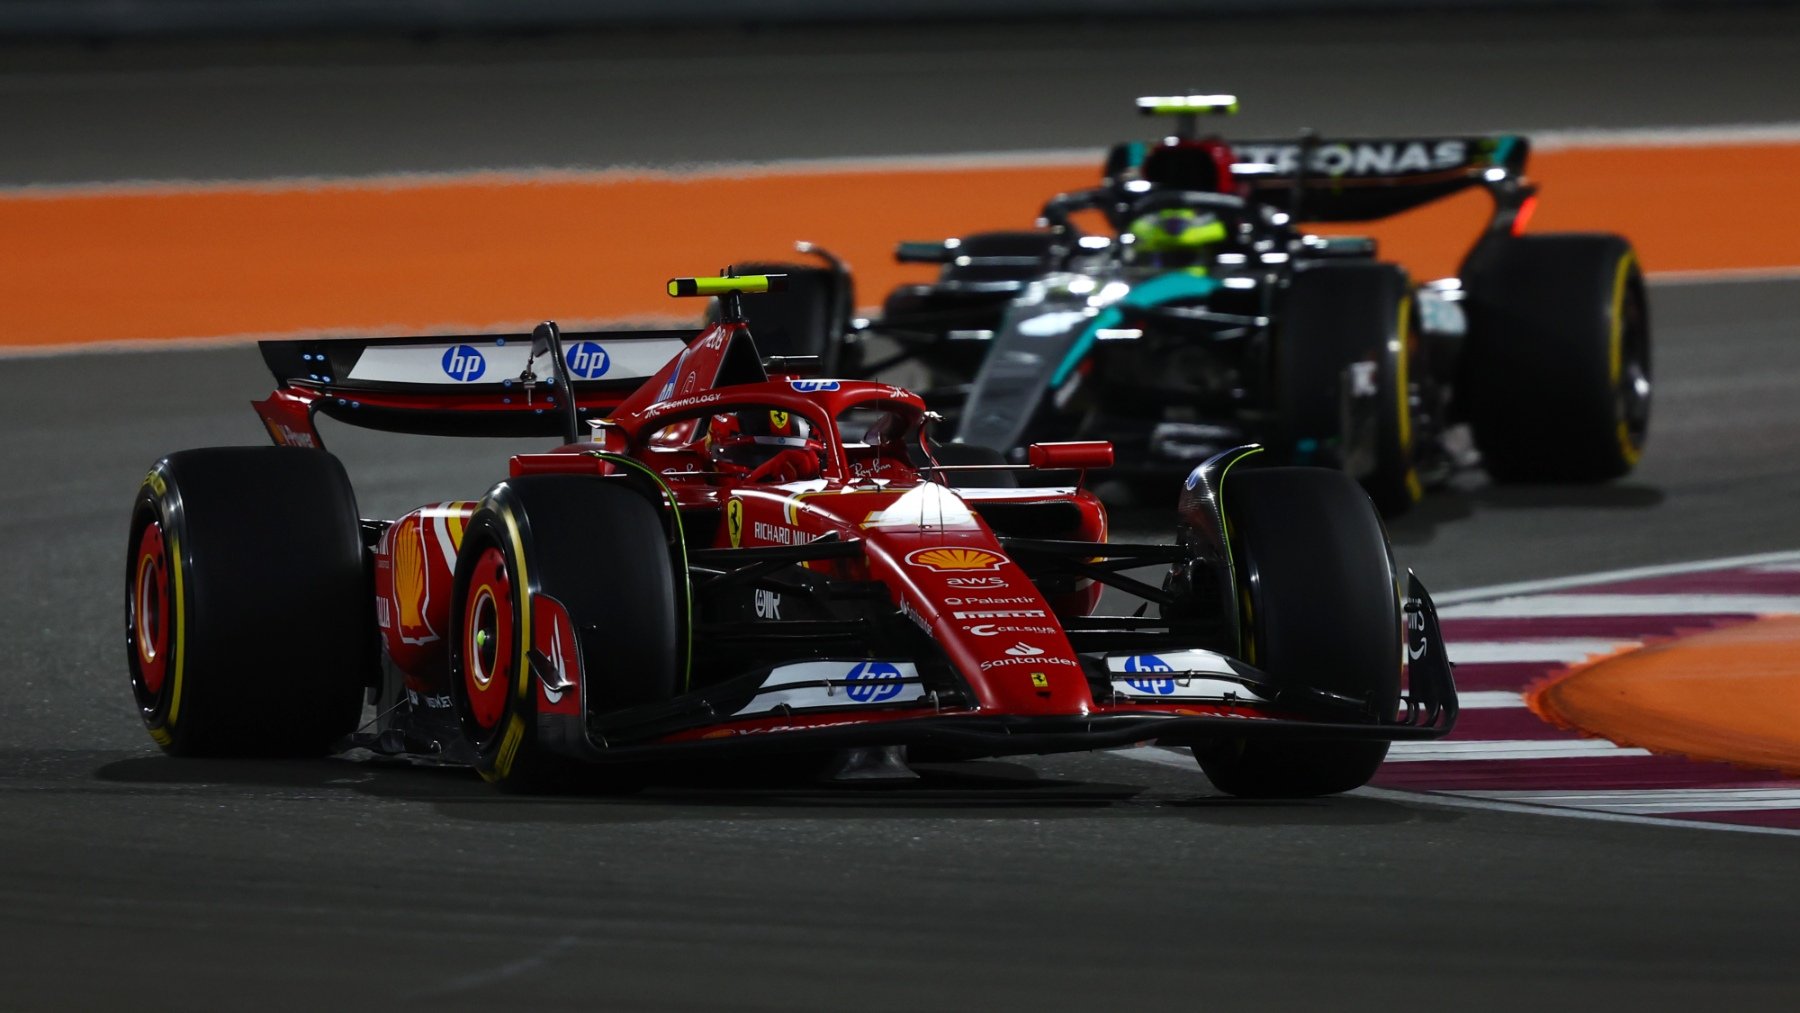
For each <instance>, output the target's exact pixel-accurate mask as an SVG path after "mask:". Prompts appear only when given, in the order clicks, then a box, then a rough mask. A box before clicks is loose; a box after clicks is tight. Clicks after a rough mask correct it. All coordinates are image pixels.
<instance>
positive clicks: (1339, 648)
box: [1194, 468, 1401, 798]
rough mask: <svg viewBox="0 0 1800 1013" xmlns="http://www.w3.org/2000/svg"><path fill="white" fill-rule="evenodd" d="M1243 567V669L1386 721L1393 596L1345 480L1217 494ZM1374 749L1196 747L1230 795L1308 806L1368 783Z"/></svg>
mask: <svg viewBox="0 0 1800 1013" xmlns="http://www.w3.org/2000/svg"><path fill="white" fill-rule="evenodd" d="M1224 504H1225V517H1226V523H1227V525H1228V527H1229V529H1230V533H1231V542H1232V554H1233V559H1234V560H1235V562H1236V564H1237V567H1238V587H1239V592H1238V593H1239V607H1240V610H1241V618H1242V622H1243V629H1244V660H1245V661H1248V662H1250V663H1251V664H1253V665H1256V666H1257V667H1258V668H1260V669H1262V670H1263V671H1264V672H1267V673H1268V674H1269V675H1270V676H1272V677H1273V678H1275V679H1276V680H1278V681H1279V682H1280V683H1281V684H1282V685H1283V686H1284V687H1294V688H1297V689H1298V688H1305V689H1314V690H1323V691H1325V692H1327V693H1332V694H1336V695H1338V696H1342V697H1352V698H1355V699H1359V700H1363V701H1365V702H1366V717H1367V718H1368V719H1369V720H1370V721H1375V720H1392V718H1393V716H1394V713H1395V709H1396V707H1397V706H1398V702H1399V697H1400V651H1401V646H1400V630H1401V627H1400V597H1399V591H1398V588H1397V585H1396V584H1395V581H1394V572H1393V563H1392V561H1391V559H1390V557H1389V555H1388V544H1387V533H1386V531H1385V530H1383V528H1382V526H1381V519H1380V518H1379V517H1378V516H1377V515H1376V513H1375V511H1374V510H1372V509H1370V505H1369V500H1368V497H1367V496H1365V495H1363V493H1362V491H1361V490H1360V489H1358V488H1357V487H1356V483H1355V482H1353V481H1351V480H1350V479H1349V478H1348V477H1347V476H1345V475H1344V474H1343V473H1341V472H1337V471H1331V470H1328V469H1324V468H1266V469H1254V470H1250V471H1245V472H1242V473H1240V474H1233V475H1232V476H1231V477H1230V481H1229V482H1228V483H1227V484H1226V486H1225V489H1224ZM1387 748H1388V744H1387V743H1386V742H1385V741H1379V740H1372V741H1364V740H1312V739H1245V740H1238V741H1235V742H1226V743H1220V744H1209V745H1201V746H1196V747H1195V749H1194V756H1195V758H1196V759H1198V760H1199V761H1200V768H1201V770H1203V771H1205V772H1206V776H1207V778H1208V779H1210V780H1211V781H1212V783H1213V785H1214V786H1215V787H1217V788H1218V789H1219V790H1220V791H1223V792H1225V793H1227V794H1230V795H1239V796H1245V797H1256V798H1303V797H1309V796H1314V795H1329V794H1333V793H1336V792H1342V791H1349V790H1351V789H1353V788H1359V787H1361V786H1362V785H1364V784H1366V783H1368V780H1369V778H1370V777H1373V776H1374V774H1375V769H1376V768H1377V767H1379V766H1380V765H1381V761H1382V759H1383V758H1384V757H1386V756H1387Z"/></svg>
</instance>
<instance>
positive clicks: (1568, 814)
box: [1108, 746, 1800, 837]
mask: <svg viewBox="0 0 1800 1013" xmlns="http://www.w3.org/2000/svg"><path fill="white" fill-rule="evenodd" d="M1108 755H1110V756H1116V757H1118V758H1120V759H1122V760H1131V761H1134V762H1136V763H1150V764H1155V765H1156V766H1159V767H1169V768H1172V769H1175V770H1181V771H1186V772H1195V771H1198V770H1199V765H1198V764H1196V763H1195V762H1194V758H1193V757H1192V756H1190V755H1188V753H1187V751H1186V750H1181V751H1176V750H1173V749H1168V748H1164V747H1162V746H1146V747H1142V748H1138V749H1117V750H1113V751H1112V752H1111V753H1109V754H1108ZM1349 794H1350V796H1351V797H1353V798H1367V799H1375V800H1377V801H1381V802H1398V803H1401V804H1403V805H1429V806H1433V807H1436V808H1441V809H1467V810H1473V811H1476V812H1497V813H1510V814H1512V815H1515V816H1548V817H1554V818H1559V819H1577V820H1588V821H1590V822H1594V823H1624V824H1629V825H1632V826H1642V827H1660V828H1663V829H1666V830H1698V831H1709V832H1717V831H1721V830H1723V831H1729V832H1732V833H1740V834H1759V835H1763V836H1771V837H1800V830H1790V829H1788V828H1786V827H1758V826H1745V825H1742V824H1732V823H1719V824H1713V823H1698V822H1695V821H1693V820H1677V819H1669V818H1667V817H1658V816H1647V815H1640V814H1637V813H1622V812H1608V811H1605V810H1599V809H1573V808H1569V807H1566V806H1555V805H1544V804H1538V803H1533V802H1531V801H1529V800H1524V799H1520V800H1513V799H1496V798H1481V797H1477V796H1476V795H1475V794H1474V793H1465V794H1447V793H1444V792H1437V791H1396V790H1395V789H1392V788H1358V789H1356V790H1355V791H1352V792H1350V793H1349Z"/></svg>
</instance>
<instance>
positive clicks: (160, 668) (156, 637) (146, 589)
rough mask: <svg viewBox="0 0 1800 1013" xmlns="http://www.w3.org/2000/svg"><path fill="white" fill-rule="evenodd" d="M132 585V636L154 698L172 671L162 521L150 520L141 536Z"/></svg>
mask: <svg viewBox="0 0 1800 1013" xmlns="http://www.w3.org/2000/svg"><path fill="white" fill-rule="evenodd" d="M134 573H135V576H134V578H133V580H132V589H131V595H132V598H131V602H132V607H131V640H132V651H133V654H134V655H135V656H136V658H137V669H138V678H139V679H140V680H141V681H142V682H143V688H144V691H145V692H146V693H147V694H148V695H149V696H150V697H152V698H157V697H160V696H161V695H162V691H163V685H164V682H165V681H166V679H167V677H168V672H169V653H170V645H169V612H170V611H171V610H172V609H173V607H174V602H173V601H171V599H170V592H169V559H168V552H167V550H166V549H165V548H164V545H163V532H162V525H161V524H159V523H157V522H156V521H151V522H150V523H149V524H147V525H145V526H144V531H143V534H142V535H140V536H139V537H138V551H137V566H136V568H135V570H134Z"/></svg>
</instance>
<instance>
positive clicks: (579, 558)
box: [450, 475, 682, 792]
mask: <svg viewBox="0 0 1800 1013" xmlns="http://www.w3.org/2000/svg"><path fill="white" fill-rule="evenodd" d="M451 594H452V597H451V611H450V675H451V679H450V682H451V697H452V699H453V701H454V702H455V706H456V710H457V714H458V716H459V719H460V721H461V723H462V726H463V732H464V735H465V736H466V737H467V738H468V740H469V743H470V745H472V746H473V747H474V751H475V754H476V757H477V759H476V764H475V766H476V769H477V770H478V771H480V773H481V776H482V777H484V778H486V779H487V780H489V781H492V782H495V783H497V784H499V785H500V786H501V787H502V788H505V789H507V790H511V791H526V792H532V791H556V790H568V789H594V790H602V791H604V790H623V789H629V788H632V787H635V786H636V785H635V782H634V779H633V777H632V776H631V774H630V772H629V771H627V770H626V769H625V768H620V767H615V766H611V765H607V764H584V763H581V762H580V761H578V760H575V759H571V758H569V755H568V754H569V751H570V750H569V749H568V748H565V749H562V750H559V749H558V748H557V743H554V742H552V741H549V740H548V739H547V738H546V729H547V728H554V727H556V724H555V722H557V721H561V722H562V725H561V727H562V728H564V729H565V734H569V735H573V736H575V738H576V740H577V741H576V743H574V744H573V745H578V744H579V740H580V735H581V730H580V729H581V724H580V723H581V722H585V721H586V719H587V716H588V715H589V714H593V713H603V712H606V711H612V710H618V709H621V708H626V707H632V706H637V705H641V704H653V703H659V702H662V701H665V700H668V699H669V698H670V697H672V696H674V695H675V692H676V688H677V686H676V680H677V676H678V674H679V672H678V665H679V663H680V660H681V650H680V648H679V644H678V637H679V635H680V634H681V629H682V628H681V626H680V619H679V616H678V613H677V609H676V574H675V568H674V565H673V563H672V562H671V559H670V554H669V538H668V534H667V533H666V532H665V531H664V529H663V524H662V521H661V519H660V518H659V516H658V514H657V510H656V507H654V506H652V505H651V503H650V501H649V500H648V499H646V498H645V497H644V496H643V495H641V494H640V493H638V492H637V491H635V490H634V489H632V488H630V487H628V486H626V485H624V484H623V483H622V482H618V481H614V480H611V479H604V478H593V477H584V476H576V475H539V476H528V477H524V478H515V479H511V480H509V481H506V482H502V483H501V484H499V485H497V486H495V487H494V488H493V489H492V490H490V491H489V492H488V495H487V498H486V499H484V500H483V501H482V503H481V506H480V507H478V508H477V509H476V511H475V514H474V516H473V517H472V518H470V520H469V527H468V529H467V533H466V534H465V535H464V536H463V544H462V547H461V550H460V551H459V552H458V554H457V561H456V578H455V581H454V584H453V587H452V592H451ZM556 608H560V609H561V616H566V618H567V623H568V626H567V629H566V631H565V629H564V628H563V627H562V624H561V621H560V619H561V616H557V617H556V621H553V622H548V623H546V622H541V621H534V615H533V613H534V611H546V614H548V615H553V616H554V615H555V613H554V612H553V611H547V610H554V609H556ZM542 618H543V617H542V616H538V617H536V619H538V620H541V619H542ZM552 680H554V681H555V685H552V684H551V682H552ZM570 693H572V694H574V698H573V702H575V703H578V704H579V706H571V707H570V711H571V712H570V713H569V714H567V715H566V716H564V715H557V716H555V717H553V718H552V721H550V722H546V721H541V720H540V717H542V716H544V715H546V714H548V713H549V711H550V709H551V708H553V707H556V706H558V705H559V704H561V702H562V701H563V700H564V695H565V694H570ZM570 722H573V724H570Z"/></svg>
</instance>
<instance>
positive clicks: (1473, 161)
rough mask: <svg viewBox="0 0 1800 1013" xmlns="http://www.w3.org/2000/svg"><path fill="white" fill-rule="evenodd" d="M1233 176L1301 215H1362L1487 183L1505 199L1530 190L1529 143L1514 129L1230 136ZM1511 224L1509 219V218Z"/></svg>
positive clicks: (1325, 218)
mask: <svg viewBox="0 0 1800 1013" xmlns="http://www.w3.org/2000/svg"><path fill="white" fill-rule="evenodd" d="M1228 143H1229V144H1230V145H1231V149H1232V152H1233V153H1234V154H1235V156H1236V158H1237V163H1236V164H1234V165H1233V166H1232V176H1233V177H1234V178H1235V179H1236V180H1237V181H1238V182H1239V183H1240V184H1242V185H1243V186H1245V187H1246V188H1247V189H1248V191H1249V193H1248V194H1247V196H1250V197H1252V198H1254V199H1256V200H1260V201H1262V202H1264V203H1267V204H1273V205H1276V206H1285V207H1287V208H1288V209H1289V212H1290V213H1291V214H1293V215H1294V217H1295V219H1296V220H1298V221H1307V222H1363V221H1372V220H1374V219H1378V218H1386V217H1388V216H1389V215H1395V214H1399V213H1401V212H1403V211H1410V210H1412V209H1413V208H1416V207H1419V206H1420V205H1422V204H1428V203H1430V202H1432V201H1435V200H1439V199H1442V198H1444V197H1448V196H1450V195H1451V194H1455V193H1460V192H1461V191H1463V190H1467V189H1470V188H1471V187H1483V188H1485V189H1487V190H1488V191H1489V193H1490V194H1492V195H1493V196H1494V199H1495V204H1496V205H1497V206H1499V207H1509V206H1511V207H1514V208H1516V206H1517V204H1518V203H1520V202H1522V201H1523V200H1524V198H1525V197H1528V196H1530V190H1531V188H1530V187H1529V186H1528V185H1527V184H1525V183H1524V173H1525V160H1526V158H1527V156H1528V155H1529V154H1530V148H1531V144H1530V142H1529V141H1528V140H1526V139H1525V138H1524V137H1521V136H1518V135H1515V134H1498V135H1494V136H1488V137H1383V138H1321V137H1312V136H1307V137H1301V138H1297V139H1289V140H1275V141H1271V140H1232V141H1229V142H1228ZM1507 224H1510V221H1509V222H1508V223H1507Z"/></svg>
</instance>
